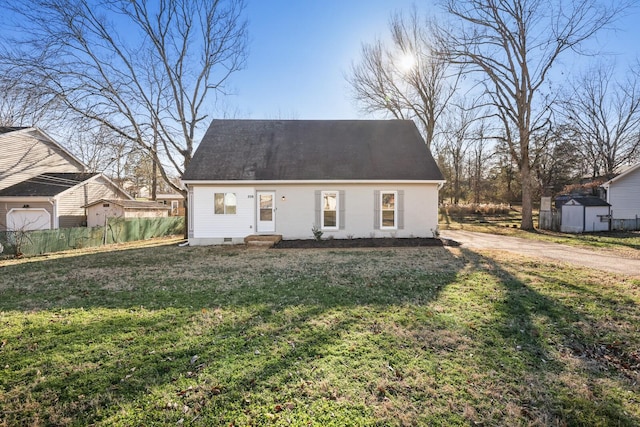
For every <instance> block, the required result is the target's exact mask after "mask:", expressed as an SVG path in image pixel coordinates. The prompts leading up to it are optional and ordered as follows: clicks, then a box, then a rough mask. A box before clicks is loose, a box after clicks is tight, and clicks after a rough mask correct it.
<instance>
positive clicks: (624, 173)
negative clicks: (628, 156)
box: [601, 163, 640, 188]
mask: <svg viewBox="0 0 640 427" xmlns="http://www.w3.org/2000/svg"><path fill="white" fill-rule="evenodd" d="M638 169H640V163H638V164H636V165H633V166H631V167H630V168H629V169H627V170H625V171H624V172H622V173H621V174H620V175H618V176H616V177H615V178H612V179H610V180H609V181H607V182H605V183H603V184H602V185H601V187H604V188H609V185H611V184H612V183H614V182H616V181H618V180H619V179H622V178H624V177H626V176H627V175H630V174H632V173H633V172H635V171H636V170H638Z"/></svg>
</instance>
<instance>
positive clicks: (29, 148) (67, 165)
mask: <svg viewBox="0 0 640 427" xmlns="http://www.w3.org/2000/svg"><path fill="white" fill-rule="evenodd" d="M0 150H1V151H2V155H1V156H0V189H3V188H7V187H10V186H12V185H14V184H17V183H19V182H22V181H25V180H27V179H29V178H33V177H34V176H37V175H40V174H43V173H47V172H49V173H54V172H82V171H83V166H82V165H80V164H78V163H77V162H76V161H75V160H74V159H73V158H71V157H70V156H68V155H67V154H66V153H65V152H64V151H63V150H61V149H60V147H59V146H58V145H57V144H56V143H54V142H52V141H50V140H49V139H47V138H45V136H44V135H43V134H41V133H40V132H38V131H36V130H35V129H30V130H19V131H14V132H8V133H5V134H1V135H0Z"/></svg>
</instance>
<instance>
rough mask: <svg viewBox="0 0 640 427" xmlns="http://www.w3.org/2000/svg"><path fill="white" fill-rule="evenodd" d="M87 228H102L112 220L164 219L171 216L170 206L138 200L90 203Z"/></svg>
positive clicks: (105, 200) (87, 206) (102, 200)
mask: <svg viewBox="0 0 640 427" xmlns="http://www.w3.org/2000/svg"><path fill="white" fill-rule="evenodd" d="M85 207H86V208H87V226H88V227H100V226H103V225H105V224H106V223H107V221H108V220H109V219H110V218H124V219H129V218H162V217H168V216H169V209H170V207H169V206H166V205H164V204H161V203H157V202H142V201H138V200H122V199H100V200H96V201H94V202H91V203H89V204H88V205H86V206H85Z"/></svg>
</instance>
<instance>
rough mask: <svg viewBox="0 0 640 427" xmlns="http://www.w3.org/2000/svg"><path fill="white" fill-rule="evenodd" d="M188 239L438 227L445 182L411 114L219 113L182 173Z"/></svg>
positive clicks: (430, 232) (372, 233)
mask: <svg viewBox="0 0 640 427" xmlns="http://www.w3.org/2000/svg"><path fill="white" fill-rule="evenodd" d="M183 182H184V184H185V185H186V186H187V188H188V194H189V195H188V203H189V209H188V215H189V218H188V224H189V243H190V244H192V245H199V244H220V243H224V242H231V243H242V242H243V239H244V238H245V237H246V236H248V235H252V234H279V235H281V236H282V237H283V238H284V239H309V238H313V233H312V228H314V227H315V228H317V229H319V230H321V231H322V232H323V233H324V234H323V235H324V237H325V238H331V237H334V238H339V239H346V238H365V237H434V236H435V235H436V232H437V228H438V190H439V188H440V187H441V186H442V184H443V183H444V179H443V176H442V174H441V172H440V170H439V169H438V166H437V165H436V162H435V161H434V159H433V157H432V155H431V153H430V152H429V150H428V149H427V147H426V145H425V143H424V140H423V139H422V137H421V136H420V133H419V132H418V129H417V128H416V126H415V124H414V123H413V122H412V121H405V120H322V121H319V120H316V121H314V120H282V121H281V120H214V121H213V122H212V124H211V126H210V127H209V129H208V131H207V133H206V134H205V136H204V137H203V139H202V142H201V143H200V145H199V147H198V149H197V151H196V152H195V153H194V156H193V159H192V160H191V162H190V164H189V167H188V168H187V170H186V171H185V174H184V176H183Z"/></svg>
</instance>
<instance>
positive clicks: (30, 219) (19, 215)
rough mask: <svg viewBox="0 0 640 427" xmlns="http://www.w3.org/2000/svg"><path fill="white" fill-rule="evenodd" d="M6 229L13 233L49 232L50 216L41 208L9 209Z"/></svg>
mask: <svg viewBox="0 0 640 427" xmlns="http://www.w3.org/2000/svg"><path fill="white" fill-rule="evenodd" d="M7 229H8V230H13V231H31V230H50V229H51V215H50V214H49V212H47V210H46V209H43V208H31V209H30V208H22V209H11V210H10V211H9V212H7Z"/></svg>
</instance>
